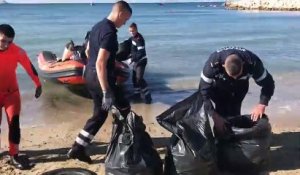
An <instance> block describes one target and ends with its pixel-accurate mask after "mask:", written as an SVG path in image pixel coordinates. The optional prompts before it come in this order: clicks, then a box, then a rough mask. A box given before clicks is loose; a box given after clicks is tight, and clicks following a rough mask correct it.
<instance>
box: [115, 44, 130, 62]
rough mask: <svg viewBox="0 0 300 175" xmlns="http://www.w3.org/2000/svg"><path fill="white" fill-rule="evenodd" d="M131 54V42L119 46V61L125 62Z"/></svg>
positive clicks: (117, 58)
mask: <svg viewBox="0 0 300 175" xmlns="http://www.w3.org/2000/svg"><path fill="white" fill-rule="evenodd" d="M130 52H131V40H130V39H128V40H125V41H123V42H121V43H120V44H119V49H118V51H117V53H116V60H117V61H125V60H127V59H128V56H129V54H130Z"/></svg>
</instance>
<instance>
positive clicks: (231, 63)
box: [225, 54, 243, 76]
mask: <svg viewBox="0 0 300 175" xmlns="http://www.w3.org/2000/svg"><path fill="white" fill-rule="evenodd" d="M226 62H227V64H226V65H225V66H226V67H225V69H226V71H227V72H228V73H229V74H230V75H231V76H236V75H238V74H239V73H240V72H241V70H242V68H243V61H242V60H241V59H240V57H239V56H238V55H236V54H232V55H229V56H228V57H227V58H226Z"/></svg>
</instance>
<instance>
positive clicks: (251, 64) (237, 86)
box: [199, 47, 275, 133]
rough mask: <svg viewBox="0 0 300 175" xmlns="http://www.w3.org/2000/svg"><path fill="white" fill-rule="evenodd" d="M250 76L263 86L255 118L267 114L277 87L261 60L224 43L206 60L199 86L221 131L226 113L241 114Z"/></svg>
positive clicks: (221, 131)
mask: <svg viewBox="0 0 300 175" xmlns="http://www.w3.org/2000/svg"><path fill="white" fill-rule="evenodd" d="M250 77H252V78H253V79H254V81H255V82H256V84H257V85H259V86H261V87H262V89H261V94H260V101H259V103H258V104H257V105H256V106H255V107H254V109H253V111H252V114H251V118H252V120H253V121H256V120H258V119H259V118H261V117H262V115H263V114H264V112H265V108H266V107H267V105H268V102H269V101H270V99H271V97H272V95H273V93H274V88H275V84H274V80H273V78H272V76H271V74H270V73H269V72H268V71H267V69H265V67H264V66H263V63H262V61H261V60H260V59H259V58H258V57H257V56H256V55H255V54H254V53H252V52H251V51H249V50H246V49H244V48H240V47H225V48H222V49H220V50H217V51H215V52H214V53H212V54H211V55H210V57H209V59H208V61H207V62H206V64H205V66H204V68H203V71H202V73H201V80H200V85H199V89H200V93H201V94H202V96H203V99H204V107H205V109H206V111H208V113H209V114H210V115H211V116H212V118H213V120H214V122H215V128H216V129H217V131H219V132H220V133H223V131H224V130H225V129H226V128H225V125H224V124H225V122H226V120H225V119H226V117H228V116H236V115H240V113H241V105H242V101H243V99H244V97H245V96H246V94H247V92H248V88H249V78H250ZM212 102H213V103H214V104H215V107H214V106H213V104H212Z"/></svg>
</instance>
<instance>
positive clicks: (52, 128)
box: [0, 77, 300, 175]
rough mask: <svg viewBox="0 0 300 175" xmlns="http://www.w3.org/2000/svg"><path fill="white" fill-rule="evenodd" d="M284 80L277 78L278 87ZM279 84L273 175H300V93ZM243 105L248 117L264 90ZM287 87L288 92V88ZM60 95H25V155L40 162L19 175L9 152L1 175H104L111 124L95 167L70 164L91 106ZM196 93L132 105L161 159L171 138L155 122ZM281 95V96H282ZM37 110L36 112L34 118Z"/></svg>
mask: <svg viewBox="0 0 300 175" xmlns="http://www.w3.org/2000/svg"><path fill="white" fill-rule="evenodd" d="M280 78H281V79H283V80H284V77H276V80H277V82H280ZM298 81H300V80H294V82H290V83H277V86H276V88H277V91H276V93H275V95H274V97H273V99H272V101H271V103H270V105H269V107H268V110H267V113H268V114H269V116H270V122H271V124H272V130H273V138H272V145H271V152H270V168H269V169H270V175H298V174H300V122H299V121H300V120H299V118H300V117H299V115H298V114H299V99H300V98H299V94H296V93H295V95H294V96H293V97H294V98H289V99H285V97H284V95H282V93H284V94H285V95H290V94H294V92H295V89H294V87H292V86H290V84H294V83H298ZM252 87H253V86H252V85H251V87H250V91H249V94H248V96H247V98H246V100H245V104H244V105H243V113H249V112H250V111H251V108H252V107H253V105H254V104H255V103H256V102H257V99H258V93H259V90H255V89H256V88H252ZM283 88H284V89H283ZM55 90H56V91H55V93H54V92H51V91H47V92H45V93H44V94H43V96H42V97H41V98H40V99H37V100H26V99H27V98H28V99H30V98H32V96H33V92H32V93H30V92H28V93H24V94H22V95H23V97H22V99H23V100H25V101H24V103H23V110H22V115H21V123H22V138H21V145H20V150H21V152H22V153H26V154H27V155H28V156H30V157H31V160H32V161H33V162H34V163H36V165H35V167H33V168H32V169H31V170H26V171H20V170H15V169H14V168H13V167H11V166H10V165H8V164H7V160H8V157H7V152H4V153H3V154H1V158H0V165H1V166H0V174H1V175H2V174H3V175H17V174H18V175H25V174H26V175H37V174H42V173H43V172H46V171H50V170H53V169H57V168H67V167H81V168H86V169H89V170H91V171H94V172H96V173H97V174H103V173H104V168H103V162H104V155H105V152H106V148H107V142H108V141H109V138H110V136H111V135H110V133H111V122H112V121H111V119H112V117H111V116H110V117H108V120H107V121H106V122H105V124H104V126H103V128H101V130H100V131H99V132H98V134H97V135H96V137H95V139H94V141H93V142H92V144H91V145H90V146H89V147H88V152H89V154H90V155H91V156H92V159H93V160H94V163H93V164H92V165H88V164H85V163H81V162H79V161H77V160H68V159H67V157H66V153H67V151H68V150H69V148H70V147H71V145H72V144H73V142H74V139H75V137H76V136H77V134H78V132H79V131H80V130H81V128H82V127H83V125H84V123H85V122H86V120H87V119H88V118H89V117H90V115H91V112H92V111H91V110H92V107H91V106H92V101H91V100H87V99H84V98H82V97H78V96H74V95H72V94H71V93H69V92H67V91H65V90H63V89H60V88H56V89H55ZM193 92H194V90H183V91H177V92H176V91H174V92H172V93H165V94H155V93H154V99H155V100H154V103H153V104H151V105H144V104H140V103H138V104H133V105H132V109H133V110H134V111H135V112H136V113H137V114H139V115H142V116H143V119H144V123H145V124H146V126H147V131H148V132H149V133H150V135H151V136H152V138H153V141H154V143H155V146H156V148H157V150H158V151H159V153H161V157H162V158H164V153H165V145H166V144H167V143H168V137H169V136H170V133H169V132H168V131H166V130H165V129H163V128H162V127H161V126H159V125H158V123H157V122H156V120H155V117H156V116H157V115H159V114H160V113H162V112H163V111H165V110H166V109H167V108H168V107H169V106H170V105H172V104H175V103H176V102H177V101H180V100H182V99H183V98H186V97H187V96H188V95H189V94H192V93H193ZM279 94H280V96H279ZM33 111H36V112H35V113H33ZM2 131H3V132H2V136H1V137H2V148H3V149H4V150H5V151H6V150H7V124H6V120H3V121H2Z"/></svg>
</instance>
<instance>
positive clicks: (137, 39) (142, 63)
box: [129, 23, 152, 104]
mask: <svg viewBox="0 0 300 175" xmlns="http://www.w3.org/2000/svg"><path fill="white" fill-rule="evenodd" d="M129 33H130V35H131V37H130V38H129V40H130V41H131V43H132V44H131V52H130V59H131V61H132V63H133V71H132V83H133V87H134V93H135V95H141V97H142V98H143V100H144V102H145V103H146V104H150V103H151V102H152V97H151V94H150V91H149V89H148V85H147V82H146V80H145V79H144V73H145V68H146V65H147V60H148V59H147V55H146V48H145V40H144V37H143V36H142V34H140V33H139V32H138V27H137V25H136V23H132V24H131V25H130V26H129Z"/></svg>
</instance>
